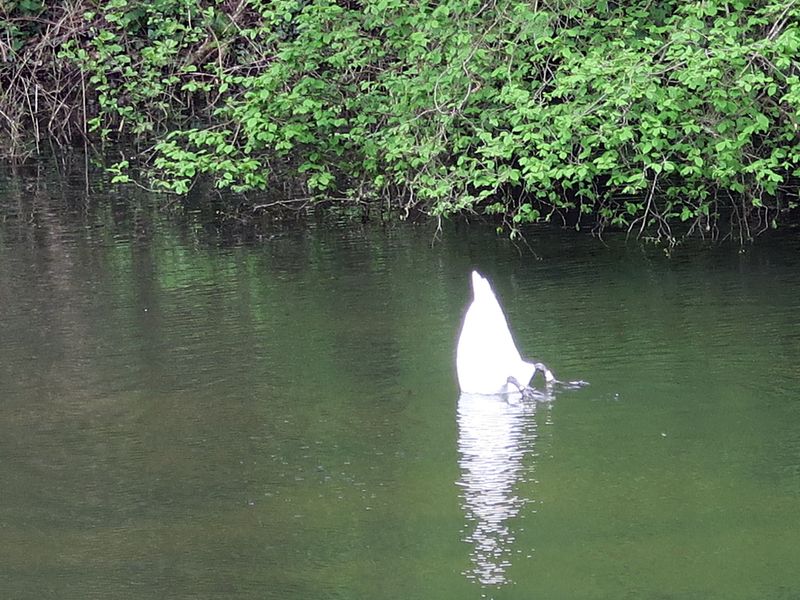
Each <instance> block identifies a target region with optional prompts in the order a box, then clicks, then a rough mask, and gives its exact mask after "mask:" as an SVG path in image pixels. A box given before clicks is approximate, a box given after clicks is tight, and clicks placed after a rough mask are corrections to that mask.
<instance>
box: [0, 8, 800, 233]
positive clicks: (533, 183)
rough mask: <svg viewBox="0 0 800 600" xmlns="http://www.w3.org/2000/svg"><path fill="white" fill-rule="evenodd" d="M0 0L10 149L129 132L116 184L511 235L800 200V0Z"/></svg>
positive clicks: (709, 222) (754, 214)
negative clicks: (471, 223) (323, 202)
mask: <svg viewBox="0 0 800 600" xmlns="http://www.w3.org/2000/svg"><path fill="white" fill-rule="evenodd" d="M6 6H7V8H6V9H5V10H6V15H5V16H4V19H3V21H2V22H0V60H2V63H0V84H2V87H0V90H1V91H0V96H2V97H0V111H3V112H2V113H0V120H2V121H3V123H2V127H3V129H4V130H5V131H7V132H9V134H10V138H9V139H10V140H11V142H9V143H7V144H6V147H5V148H4V150H5V152H6V153H7V154H11V153H17V154H19V153H20V152H21V151H24V149H25V148H29V147H30V145H29V141H30V140H31V139H40V137H39V136H41V131H42V130H43V129H45V128H47V129H48V131H49V138H50V139H55V140H58V141H60V142H61V143H67V142H68V141H70V140H72V141H74V139H75V138H76V136H81V137H84V138H85V139H87V140H89V141H91V142H97V141H103V140H111V139H118V138H120V137H122V138H125V139H128V138H130V137H131V136H135V137H136V138H137V139H139V140H140V141H141V143H142V146H141V147H142V148H145V150H144V151H143V152H142V153H141V155H138V156H136V157H134V158H135V159H136V160H135V162H134V161H131V160H128V158H130V157H126V158H125V159H124V160H122V161H121V162H120V163H118V164H117V165H116V166H115V171H116V172H117V173H118V179H119V180H121V181H122V180H125V179H126V178H127V177H129V176H130V172H129V168H130V166H131V164H138V165H145V166H146V167H148V169H149V170H148V171H147V172H148V173H149V176H150V177H151V184H152V185H155V186H157V187H161V188H166V189H170V190H172V191H175V192H179V193H183V192H186V191H188V189H189V188H190V187H191V186H192V184H193V182H194V181H195V180H196V179H197V178H198V177H202V176H208V177H210V178H212V180H213V181H214V182H215V184H216V185H218V186H220V187H228V188H231V189H233V190H234V191H240V192H245V191H248V190H254V189H266V188H269V187H270V186H272V185H273V184H274V183H275V181H277V180H286V179H291V180H292V181H295V182H299V183H300V184H301V186H302V187H303V188H304V189H305V190H306V192H305V193H307V194H308V195H311V196H317V197H320V198H322V197H326V196H328V197H329V196H331V195H344V196H347V197H348V198H352V199H353V201H363V200H371V199H375V200H377V199H380V200H382V201H385V202H386V203H388V204H390V205H392V206H394V207H397V208H400V209H401V210H402V211H404V212H405V213H406V214H407V213H408V212H409V211H412V210H421V211H423V212H425V213H428V214H432V215H441V216H448V215H452V214H454V213H461V212H475V213H479V214H490V215H497V218H498V219H499V220H501V221H502V222H503V223H504V224H505V225H506V226H507V227H509V228H511V230H512V231H514V230H516V228H517V227H518V226H519V225H520V224H523V223H527V222H533V221H537V220H541V219H549V218H551V217H552V216H553V215H559V216H561V217H563V218H565V219H569V220H570V222H577V223H580V222H581V220H583V222H586V223H591V224H592V225H593V226H595V227H601V228H602V227H604V226H607V225H613V226H618V227H621V228H625V229H627V230H628V231H632V232H634V233H637V234H640V233H643V234H646V235H653V236H656V237H659V238H662V239H667V240H674V239H675V237H676V235H677V233H675V232H679V233H680V234H681V235H682V234H685V233H692V232H694V233H699V234H706V232H707V233H708V234H709V235H711V236H714V235H716V234H717V233H718V229H717V227H718V224H719V223H720V217H721V216H725V217H726V218H727V216H729V215H730V216H731V217H732V222H733V223H734V224H735V226H736V230H735V232H736V235H738V236H740V237H742V238H747V237H750V236H751V235H752V234H753V233H754V232H755V230H754V229H753V228H755V229H759V228H764V227H768V226H771V225H773V226H774V224H775V223H776V219H777V218H778V217H779V215H780V214H781V212H782V211H788V210H790V209H792V208H794V207H795V206H796V204H797V194H798V192H797V176H798V174H799V173H800V171H799V169H800V143H798V142H799V141H800V136H798V122H799V119H800V110H798V109H800V59H799V56H800V54H799V53H798V49H799V48H800V25H799V23H800V19H799V17H800V5H798V4H797V3H796V1H780V2H778V1H771V0H758V1H753V2H748V1H745V0H734V1H732V2H721V1H716V0H697V1H693V2H677V1H673V2H660V3H653V2H650V1H644V0H626V1H621V2H605V1H600V2H597V1H594V0H593V1H591V2H590V1H588V0H564V1H561V0H556V1H555V2H551V3H543V2H525V1H522V0H496V1H495V2H485V1H481V0H455V1H454V0H442V1H440V2H427V1H417V2H400V1H399V0H363V1H362V2H357V1H355V0H350V1H348V0H340V1H338V2H337V1H335V0H276V1H266V0H250V1H245V0H228V1H220V2H214V1H206V2H200V3H198V2H190V1H189V0H155V1H154V2H151V3H148V4H145V3H139V2H128V1H127V0H106V1H100V0H96V1H95V2H84V3H83V4H82V5H81V4H76V3H72V4H67V3H64V4H63V5H58V6H53V5H48V7H47V8H46V7H45V5H44V4H42V3H40V2H37V0H22V1H20V2H11V3H10V8H8V6H9V5H8V3H6ZM34 59H38V60H34ZM26 86H27V87H26ZM59 86H60V87H61V88H62V89H61V90H60V91H54V90H56V89H57V88H58V87H59ZM48 93H49V94H51V95H52V98H47V94H48ZM37 94H38V95H37ZM43 103H44V104H43ZM45 123H46V127H45V125H44V124H45ZM22 131H35V136H31V135H30V134H27V135H25V134H23V133H21V132H22ZM678 225H682V226H681V227H678Z"/></svg>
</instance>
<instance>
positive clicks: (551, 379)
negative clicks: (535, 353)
mask: <svg viewBox="0 0 800 600" xmlns="http://www.w3.org/2000/svg"><path fill="white" fill-rule="evenodd" d="M533 366H534V369H535V370H534V372H533V377H536V371H541V372H542V375H544V380H545V382H546V383H547V384H548V385H549V384H551V383H555V381H556V376H555V375H553V372H552V371H551V370H550V369H548V368H547V366H546V365H545V364H544V363H540V362H537V363H533ZM533 377H532V378H531V379H533Z"/></svg>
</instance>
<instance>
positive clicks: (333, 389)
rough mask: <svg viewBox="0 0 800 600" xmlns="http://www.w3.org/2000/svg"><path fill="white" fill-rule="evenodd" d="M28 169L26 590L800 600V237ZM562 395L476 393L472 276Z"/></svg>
mask: <svg viewBox="0 0 800 600" xmlns="http://www.w3.org/2000/svg"><path fill="white" fill-rule="evenodd" d="M53 196H54V194H52V193H48V192H47V191H46V190H39V189H36V190H33V191H31V190H30V189H27V190H26V189H23V188H21V187H20V183H19V182H18V181H17V182H12V183H9V182H5V183H0V215H2V218H0V305H1V306H2V320H0V481H1V482H2V491H0V536H2V542H3V543H2V544H0V565H2V569H0V596H2V597H3V598H20V599H28V598H30V599H34V598H35V599H40V598H59V599H64V598H76V599H77V598H119V599H134V598H136V599H139V598H142V599H145V598H147V599H150V598H152V599H156V598H158V599H160V598H209V599H210V598H214V599H216V598H220V599H221V598H226V599H227V598H242V599H251V598H252V599H255V598H259V599H261V598H280V599H282V600H291V599H308V598H397V599H401V598H402V599H414V598H419V599H423V598H424V599H429V598H453V599H464V598H482V597H493V598H547V599H552V598H575V599H577V598H615V599H616V598H676V599H694V598H720V599H723V598H724V599H731V598H743V599H744V598H761V599H770V598H796V597H798V595H800V559H798V539H800V391H798V379H799V378H798V366H797V365H798V364H800V327H799V326H798V325H797V315H798V312H800V280H799V279H798V277H797V273H798V272H800V269H798V267H800V253H799V252H798V250H800V248H799V247H798V243H797V242H795V241H792V240H786V239H784V240H776V241H770V240H767V239H762V240H760V241H759V243H758V244H757V245H756V246H755V247H753V248H748V249H747V250H748V251H747V252H746V253H745V254H738V253H737V252H736V251H735V249H716V250H711V251H699V252H690V251H688V250H686V251H679V252H678V253H677V255H676V256H675V257H673V258H672V259H666V258H663V257H660V256H658V255H657V254H655V253H649V254H648V253H643V252H641V251H640V250H638V249H637V248H636V247H634V246H633V245H631V246H629V247H628V248H626V247H625V246H624V244H622V243H618V242H614V241H613V240H612V241H611V242H609V244H608V246H604V245H602V244H600V243H599V242H598V241H597V240H593V239H588V238H586V237H583V236H581V235H576V234H572V233H569V232H555V233H547V232H541V233H533V234H531V237H530V241H531V245H532V247H533V249H534V250H535V251H536V253H537V254H538V257H539V258H540V260H536V259H535V257H534V256H533V255H532V254H531V253H529V252H527V251H523V252H522V253H520V252H519V251H518V250H517V249H516V248H515V247H514V246H513V245H511V244H510V243H509V242H508V241H507V240H504V239H502V238H497V237H496V236H495V235H494V234H493V233H492V232H491V231H481V230H479V229H472V230H468V231H455V230H446V231H445V232H444V235H443V238H442V239H441V240H440V241H439V242H438V243H436V244H434V245H433V246H432V245H431V236H432V233H433V232H432V230H430V229H425V228H415V227H411V226H401V227H396V228H390V229H388V230H384V229H381V228H379V227H361V226H355V225H350V226H348V227H333V228H329V229H326V228H321V227H311V228H309V229H305V230H304V229H299V228H294V229H292V228H283V229H280V230H276V231H275V235H274V237H273V238H272V239H264V240H262V241H260V242H257V243H250V244H241V245H232V244H221V243H218V240H217V239H216V238H215V237H213V236H211V235H209V234H208V233H207V232H206V231H204V230H203V229H202V228H201V227H199V226H196V225H194V224H193V221H192V219H191V218H188V219H187V220H186V221H181V222H178V223H176V222H168V221H167V219H166V218H165V217H164V216H163V215H162V214H161V213H159V212H158V211H156V210H154V209H152V208H149V207H148V205H147V204H146V203H141V202H136V201H133V202H128V201H127V200H120V199H113V198H112V199H110V201H109V202H107V203H103V204H102V206H100V207H97V206H94V205H91V206H89V205H84V204H83V203H82V202H81V201H79V199H77V198H72V197H66V198H61V199H56V198H54V197H53ZM474 267H477V268H479V269H481V270H482V271H483V272H484V273H485V274H486V275H488V276H489V278H490V279H491V280H492V281H493V283H494V285H495V288H496V290H497V292H498V295H499V296H500V298H501V301H502V302H503V304H504V305H505V308H506V310H507V312H508V314H509V320H510V322H511V326H512V330H513V331H514V333H515V336H516V339H517V342H518V345H519V346H520V348H521V349H522V350H523V353H527V354H529V355H534V356H535V357H536V358H538V359H541V360H543V361H545V362H546V363H548V365H549V366H550V367H551V368H552V369H553V370H554V371H555V373H556V374H557V375H558V376H559V378H562V379H585V380H587V381H589V382H590V383H591V385H590V386H589V387H587V388H584V389H580V390H560V391H556V392H555V393H554V394H553V397H552V399H551V401H550V402H548V403H544V404H538V405H537V404H531V403H526V404H517V405H513V404H508V403H506V402H501V401H496V400H492V399H486V401H485V402H482V401H480V399H476V398H470V397H464V398H461V399H459V395H458V390H457V386H456V381H455V374H454V348H455V339H456V334H457V330H458V327H459V320H460V317H461V314H462V312H463V310H464V307H465V305H466V302H467V301H468V299H469V287H468V286H469V280H468V274H469V271H470V270H471V269H472V268H474Z"/></svg>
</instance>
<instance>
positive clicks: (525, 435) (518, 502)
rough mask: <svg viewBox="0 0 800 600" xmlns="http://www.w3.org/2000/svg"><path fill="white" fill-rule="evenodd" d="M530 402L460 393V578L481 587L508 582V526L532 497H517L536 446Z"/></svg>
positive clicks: (510, 532)
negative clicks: (463, 548) (464, 552)
mask: <svg viewBox="0 0 800 600" xmlns="http://www.w3.org/2000/svg"><path fill="white" fill-rule="evenodd" d="M535 407H536V403H535V402H516V403H515V402H509V401H508V399H507V398H506V397H505V396H485V395H473V394H462V395H461V396H460V398H459V400H458V452H459V467H460V470H461V476H460V478H459V480H458V482H457V483H458V485H459V486H460V487H461V489H462V492H461V498H462V504H461V507H462V510H463V511H464V514H465V516H466V518H467V521H469V522H470V525H469V526H468V527H467V529H466V530H465V537H464V538H463V539H464V541H465V542H467V543H469V544H470V545H471V546H472V549H471V552H470V560H471V562H472V566H471V568H470V569H469V570H468V571H466V572H465V573H464V575H465V576H466V577H468V578H469V579H474V580H476V581H477V582H478V583H480V584H481V585H484V586H501V585H504V584H506V583H508V579H507V576H506V570H507V569H508V567H510V566H511V546H512V544H513V542H514V530H513V527H512V525H511V524H510V521H511V520H512V519H514V518H515V517H516V516H518V515H519V513H520V510H521V509H522V507H523V506H524V505H525V504H526V503H528V502H530V501H531V500H532V498H527V497H524V496H522V495H520V494H518V493H517V489H516V488H517V486H518V484H519V483H522V482H525V481H527V480H528V477H529V475H530V474H531V471H532V469H533V466H534V465H533V463H532V462H531V461H530V460H527V461H526V460H525V458H526V456H527V455H531V456H532V455H533V449H534V443H535V441H536V423H535V421H534V419H533V418H532V417H533V413H534V412H535Z"/></svg>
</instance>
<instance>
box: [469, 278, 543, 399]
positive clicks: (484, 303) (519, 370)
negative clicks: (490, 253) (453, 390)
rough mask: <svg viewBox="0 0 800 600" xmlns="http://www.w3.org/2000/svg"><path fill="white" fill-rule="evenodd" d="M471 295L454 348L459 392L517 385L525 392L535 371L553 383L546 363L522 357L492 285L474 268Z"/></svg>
mask: <svg viewBox="0 0 800 600" xmlns="http://www.w3.org/2000/svg"><path fill="white" fill-rule="evenodd" d="M472 295H473V299H472V304H470V306H469V308H468V309H467V313H466V315H465V316H464V323H463V325H462V326H461V334H460V335H459V337H458V346H457V348H456V371H457V373H458V385H459V387H460V388H461V392H462V393H467V394H503V393H508V392H513V391H514V389H515V388H516V390H518V391H519V392H521V393H523V394H524V393H525V390H528V389H530V388H528V384H529V383H530V381H531V379H533V376H534V375H536V371H537V370H540V371H542V373H543V374H544V378H545V381H546V382H547V383H548V384H549V383H552V382H554V381H555V377H554V376H553V374H552V373H551V372H550V369H548V368H547V367H546V366H545V365H543V364H542V363H538V362H527V361H525V360H522V356H520V353H519V350H517V346H516V344H514V339H513V338H512V337H511V331H510V330H509V329H508V321H506V316H505V314H504V313H503V309H502V308H501V307H500V303H499V302H498V301H497V297H496V296H495V295H494V291H492V286H491V285H490V284H489V281H488V280H487V279H486V278H485V277H483V276H482V275H481V274H480V273H478V272H477V271H473V272H472Z"/></svg>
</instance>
